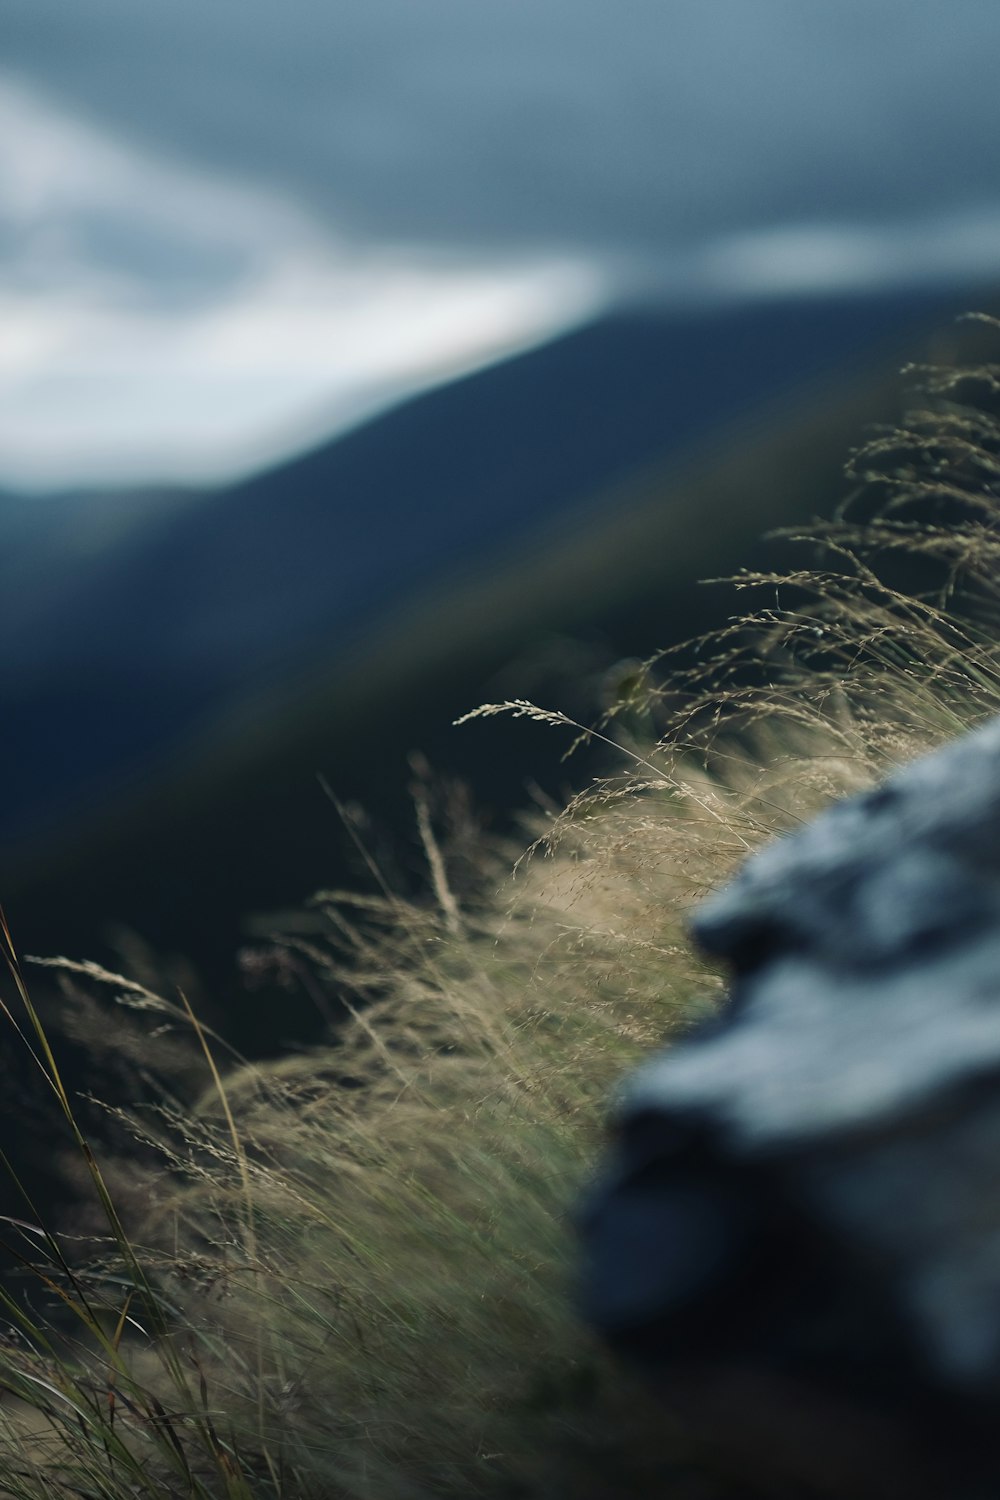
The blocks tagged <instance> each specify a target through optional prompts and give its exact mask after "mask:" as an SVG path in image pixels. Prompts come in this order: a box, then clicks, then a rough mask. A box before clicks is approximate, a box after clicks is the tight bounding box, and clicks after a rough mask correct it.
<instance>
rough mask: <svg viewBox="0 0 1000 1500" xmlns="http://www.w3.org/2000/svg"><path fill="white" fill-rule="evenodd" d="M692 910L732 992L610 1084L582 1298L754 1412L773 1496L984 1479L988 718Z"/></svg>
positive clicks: (990, 1290) (998, 929) (996, 915)
mask: <svg viewBox="0 0 1000 1500" xmlns="http://www.w3.org/2000/svg"><path fill="white" fill-rule="evenodd" d="M693 925H694V935H695V938H696V940H697V941H698V942H699V944H700V945H701V946H702V947H703V948H704V949H705V950H706V951H707V952H708V953H710V954H713V955H716V956H718V957H720V958H721V959H723V960H725V961H726V962H728V964H729V965H730V966H731V969H732V976H733V977H732V987H731V995H730V1001H729V1004H728V1005H727V1007H726V1009H725V1010H724V1012H723V1013H722V1015H721V1017H720V1018H719V1020H718V1021H717V1022H716V1023H713V1025H712V1026H710V1027H708V1028H706V1029H704V1030H703V1031H701V1032H699V1033H697V1034H695V1035H693V1036H691V1037H690V1038H689V1039H687V1040H686V1041H685V1042H683V1043H681V1044H680V1045H678V1046H675V1047H673V1048H672V1049H671V1050H670V1051H668V1052H666V1053H665V1054H663V1055H662V1056H660V1057H657V1058H655V1059H653V1060H652V1061H651V1062H650V1063H649V1064H647V1065H646V1066H645V1067H643V1068H642V1069H640V1070H639V1072H638V1073H637V1074H636V1075H635V1076H634V1077H633V1078H631V1079H630V1080H629V1081H628V1082H627V1083H626V1085H625V1087H624V1088H623V1090H622V1093H621V1097H620V1100H619V1102H618V1106H617V1119H616V1123H617V1145H616V1150H615V1159H614V1161H613V1162H612V1163H611V1165H610V1167H609V1169H608V1171H607V1173H606V1176H605V1178H604V1180H603V1181H602V1182H601V1183H600V1184H599V1185H598V1187H597V1188H596V1189H595V1190H594V1192H593V1194H592V1196H591V1199H590V1202H589V1203H588V1205H587V1207H586V1210H585V1212H584V1214H583V1216H582V1232H583V1241H584V1247H585V1272H584V1304H585V1309H586V1312H587V1315H588V1316H589V1318H590V1320H591V1322H592V1323H593V1324H594V1325H595V1326H596V1327H597V1328H599V1329H600V1330H601V1332H602V1333H603V1334H604V1335H605V1336H606V1337H607V1338H609V1339H610V1340H611V1341H612V1342H613V1343H614V1344H615V1345H617V1346H618V1347H619V1348H620V1349H621V1350H622V1351H623V1352H625V1353H627V1354H630V1355H631V1356H633V1357H635V1358H637V1359H639V1360H641V1361H642V1362H643V1363H645V1365H646V1366H647V1367H648V1368H649V1369H650V1371H651V1372H652V1373H653V1374H654V1375H655V1377H656V1378H657V1379H658V1380H661V1381H662V1382H663V1384H664V1386H665V1388H667V1389H668V1390H669V1391H671V1392H672V1394H673V1397H674V1398H677V1395H678V1392H680V1393H682V1394H681V1397H680V1401H681V1405H685V1404H687V1405H689V1406H690V1405H691V1403H692V1402H693V1403H694V1405H695V1406H697V1405H698V1402H699V1401H700V1402H701V1404H702V1407H703V1409H704V1411H705V1412H706V1413H707V1422H708V1425H709V1427H710V1428H711V1432H712V1440H713V1441H716V1442H719V1443H720V1444H724V1443H726V1442H727V1441H728V1440H729V1439H730V1438H733V1439H734V1446H735V1447H736V1448H739V1447H740V1444H741V1439H740V1435H739V1431H736V1432H735V1434H734V1432H733V1431H732V1430H731V1429H739V1428H740V1427H741V1426H742V1427H744V1428H749V1429H752V1431H753V1433H754V1435H755V1436H754V1437H753V1439H752V1441H751V1452H750V1454H749V1456H748V1461H753V1462H757V1461H758V1457H759V1458H760V1461H761V1462H764V1460H765V1458H766V1459H767V1461H771V1460H774V1461H775V1463H776V1464H777V1471H780V1472H781V1473H784V1474H785V1476H786V1478H785V1480H784V1481H776V1483H778V1488H777V1489H776V1490H774V1493H776V1494H782V1495H783V1494H785V1493H788V1494H792V1493H795V1494H798V1493H800V1492H801V1493H803V1494H812V1493H826V1494H830V1495H845V1496H846V1495H851V1496H852V1497H853V1496H856V1495H857V1496H860V1495H866V1494H868V1493H871V1494H873V1495H874V1494H879V1495H886V1494H899V1495H900V1496H903V1495H906V1496H907V1497H911V1496H915V1495H918V1494H924V1493H926V1494H928V1495H942V1494H945V1493H947V1494H949V1495H951V1496H954V1497H958V1496H962V1497H965V1496H977V1497H978V1496H980V1495H987V1494H990V1495H995V1494H996V1493H997V1492H998V1488H997V1487H998V1485H1000V1438H998V1437H997V1436H996V1435H995V1430H994V1429H995V1422H994V1421H993V1420H992V1411H993V1407H994V1403H995V1402H996V1400H997V1397H998V1396H1000V721H993V722H991V723H989V724H987V725H986V726H984V727H983V728H981V729H978V730H976V731H974V732H972V733H970V734H968V735H967V736H965V737H964V738H963V739H961V740H958V741H956V742H954V743H953V744H951V745H948V746H946V747H945V748H944V749H942V750H939V751H937V752H936V753H934V754H933V755H929V756H927V757H925V758H924V759H922V760H919V761H916V762H914V763H913V764H911V765H909V766H907V767H906V768H904V769H903V770H901V771H899V772H897V773H896V774H895V775H894V776H892V777H891V778H890V779H889V780H888V781H886V782H885V784H884V785H882V786H881V787H879V788H877V789H876V790H874V791H872V792H870V793H867V794H865V795H863V796H861V797H856V798H852V799H851V800H849V801H845V802H843V803H841V804H838V805H836V806H834V807H832V808H831V809H830V810H828V811H827V812H825V813H824V814H822V815H821V816H820V817H818V818H817V819H816V820H815V821H814V822H813V823H812V824H810V825H809V826H807V827H805V828H804V829H803V830H802V831H800V832H797V833H795V834H794V835H791V836H789V837H787V838H784V839H781V840H778V841H777V842H775V843H774V844H772V845H770V846H769V847H767V848H765V849H763V850H762V851H761V852H759V853H758V854H756V855H755V856H753V857H752V858H751V859H750V860H749V861H748V862H747V864H746V865H745V867H744V868H743V870H742V872H741V873H740V874H739V875H738V876H737V878H736V879H735V880H734V881H733V883H732V884H731V885H730V886H729V887H727V888H726V889H725V890H723V891H721V892H719V893H718V894H716V895H714V896H713V897H711V898H710V899H709V900H708V901H706V902H705V903H704V905H703V906H702V907H701V909H700V910H699V912H698V913H697V914H696V917H695V920H694V924H693ZM737 1390H738V1391H740V1392H741V1394H740V1395H739V1397H737V1396H735V1395H734V1394H733V1393H734V1392H735V1391H737ZM723 1392H729V1393H730V1394H729V1395H728V1396H726V1397H721V1395H720V1393H723ZM693 1393H700V1394H693ZM720 1399H721V1403H722V1404H721V1408H720V1405H719V1402H720ZM695 1415H696V1416H697V1413H695ZM744 1436H745V1434H744ZM753 1442H756V1443H757V1446H758V1449H760V1448H761V1447H762V1446H763V1448H766V1450H767V1451H766V1455H765V1454H763V1453H760V1454H758V1455H757V1456H755V1455H754V1452H753ZM744 1447H745V1444H744ZM777 1471H776V1472H777ZM789 1475H791V1476H794V1481H795V1483H801V1484H803V1485H805V1488H802V1489H801V1490H799V1489H789V1488H788V1487H787V1486H788V1484H790V1483H792V1480H791V1479H790V1478H789V1477H788V1476H789ZM782 1485H784V1487H782ZM810 1486H811V1487H810Z"/></svg>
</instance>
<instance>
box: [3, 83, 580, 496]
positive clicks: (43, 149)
mask: <svg viewBox="0 0 1000 1500" xmlns="http://www.w3.org/2000/svg"><path fill="white" fill-rule="evenodd" d="M605 294H606V284H605V281H604V278H603V276H602V275H601V274H600V273H599V271H598V270H597V268H596V267H594V266H590V265H587V264H586V263H584V262H582V261H578V262H571V261H568V260H565V259H561V260H560V259H555V258H553V259H550V260H543V259H539V257H537V256H535V257H533V258H532V259H530V260H522V261H518V260H517V259H510V258H508V259H506V260H504V261H497V262H495V263H490V262H489V261H486V260H484V259H483V258H481V257H480V258H478V259H473V258H470V257H468V256H465V257H458V256H454V255H452V256H449V255H446V254H443V253H439V254H433V253H430V252H428V251H426V250H422V251H417V250H412V251H408V250H407V249H405V248H399V247H397V248H391V249H390V248H386V247H379V246H370V245H367V246H366V245H359V244H354V245H351V244H348V243H346V242H345V243H337V242H335V241H334V240H333V239H332V238H331V237H330V236H329V234H327V233H326V232H324V231H322V230H321V229H319V228H318V227H317V226H316V225H315V224H313V223H312V222H311V221H310V220H309V219H308V218H307V217H306V216H305V215H303V214H301V213H300V212H298V211H297V210H296V209H295V208H294V207H292V206H291V205H290V204H288V203H286V202H284V201H282V200H281V199H279V198H276V197H275V196H273V195H270V194H266V193H262V192H258V191H256V190H254V189H251V188H245V187H242V186H239V185H237V184H234V183H232V182H229V181H222V180H219V179H216V178H213V177H211V176H209V175H206V174H201V173H198V172H194V171H192V170H190V169H188V168H181V167H180V166H177V165H174V164H172V163H171V162H169V161H166V160H163V159H158V158H153V157H150V156H149V155H148V154H144V153H142V152H140V151H138V150H136V149H132V148H130V147H128V146H125V145H124V144H121V143H119V142H117V141H115V140H113V139H111V138H110V137H108V136H106V135H105V134H103V133H102V132H100V131H98V130H96V129H94V128H92V127H89V126H87V125H85V124H83V123H81V122H79V121H77V120H75V119H72V118H69V117H67V116H65V115H63V114H61V113H59V112H58V111H57V110H55V109H53V108H52V107H51V106H49V105H48V104H46V103H45V102H43V101H42V100H40V99H39V98H38V97H37V96H36V95H34V94H32V93H31V92H29V91H27V90H26V89H25V88H24V87H23V86H21V85H19V84H17V83H15V82H12V81H10V80H7V81H4V82H0V482H2V483H6V484H12V485H21V486H27V487H44V486H50V485H59V484H75V483H78V482H87V481H91V482H105V481H119V482H125V481H135V480H145V479H178V480H205V479H211V478H216V477H224V476H225V475H227V474H230V473H232V472H235V471H238V470H240V469H247V468H250V467H253V466H254V465H256V464H258V463H261V462H265V461H267V460H268V459H272V458H275V457H277V456H279V455H280V454H281V453H282V452H284V451H287V450H288V449H289V448H291V447H293V446H296V445H297V444H299V443H301V442H303V441H308V440H310V439H318V438H321V437H323V436H325V435H327V434H328V433H329V432H331V431H332V430H335V429H337V428H338V427H343V426H345V425H347V424H349V423H351V422H353V421H355V420H357V419H359V418H360V417H362V416H363V415H365V414H368V413H370V412H372V411H374V410H376V409H378V408H379V407H380V406H382V405H384V404H386V403H387V402H389V401H391V400H392V399H394V398H395V397H396V396H397V395H400V394H403V393H405V392H407V391H411V390H414V389H417V388H420V387H421V386H425V385H427V384H430V383H433V382H435V381H437V380H440V379H443V378H446V377H448V376H450V375H453V374H457V373H459V372H461V371H462V370H466V369H469V368H473V367H475V366H476V365H479V364H482V363H485V362H488V361H489V360H491V359H494V358H496V357H498V356H499V355H501V354H503V353H506V352H509V351H512V350H514V349H517V348H519V347H524V346H527V345H530V344H532V343H534V342H537V341H539V340H541V339H543V338H545V337H547V336H549V335H550V334H552V333H554V332H556V331H558V330H559V329H561V328H563V327H566V326H569V325H571V324H573V323H574V322H576V321H578V320H579V319H580V318H582V317H584V316H586V315H587V313H588V312H589V311H591V310H593V309H594V308H595V307H597V306H599V305H600V303H601V300H602V298H603V297H604V295H605Z"/></svg>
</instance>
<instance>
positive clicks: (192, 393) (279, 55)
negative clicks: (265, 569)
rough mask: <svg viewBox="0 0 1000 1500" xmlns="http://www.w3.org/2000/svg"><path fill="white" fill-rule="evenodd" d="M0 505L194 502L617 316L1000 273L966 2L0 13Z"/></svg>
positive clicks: (352, 2) (991, 72) (974, 31)
mask: <svg viewBox="0 0 1000 1500" xmlns="http://www.w3.org/2000/svg"><path fill="white" fill-rule="evenodd" d="M2 43H3V45H2V50H0V56H2V59H3V61H2V68H3V71H2V72H0V485H6V486H14V487H18V488H26V489H44V488H45V487H47V486H48V487H51V486H62V485H75V484H87V483H93V484H105V483H125V482H147V481H159V480H163V479H172V480H190V481H204V480H206V479H208V480H211V479H224V478H226V477H228V476H230V475H233V474H235V473H238V472H245V471H247V470H248V469H250V468H253V467H255V466H256V465H258V464H260V463H263V462H266V461H269V460H271V459H273V458H275V457H277V456H279V455H280V454H282V453H284V452H287V451H290V450H291V449H293V448H295V447H297V446H301V445H302V444H303V443H306V442H310V441H314V440H318V439H320V438H322V437H324V436H326V435H327V434H329V433H330V432H333V431H336V430H337V429H338V428H341V427H343V426H345V425H349V424H350V423H352V422H354V421H356V420H358V419H359V418H360V417H362V416H364V415H365V414H367V413H369V412H371V411H374V410H377V409H378V408H379V407H380V406H382V405H385V404H386V403H387V402H389V401H391V400H393V399H396V398H398V397H399V396H400V395H403V394H405V393H406V392H407V391H410V390H414V389H418V388H420V387H421V386H422V385H427V384H428V383H433V382H435V381H437V380H440V379H442V378H446V377H447V376H449V375H451V374H455V373H458V372H460V371H462V370H466V369H471V368H474V367H475V366H476V365H477V364H481V363H483V362H486V361H489V360H491V359H495V358H497V357H499V356H500V355H502V354H505V353H507V352H510V351H513V350H515V349H519V348H524V347H528V346H530V345H531V344H532V343H534V342H538V341H540V340H542V339H545V338H548V337H551V336H552V335H553V334H554V333H556V332H558V331H559V330H560V329H563V328H567V327H570V326H572V325H573V324H575V323H577V322H579V321H580V320H582V319H584V318H587V317H590V316H593V315H595V313H597V312H598V311H599V310H600V309H601V308H603V307H606V306H610V305H613V304H614V303H615V302H616V301H618V300H620V299H621V298H623V297H630V296H644V297H646V298H648V299H656V300H660V301H662V302H665V303H668V304H669V303H678V302H680V303H683V302H690V301H691V300H692V299H696V300H702V301H704V300H712V299H736V300H739V299H745V298H749V297H761V296H765V297H768V296H795V295H803V294H810V293H812V292H816V291H831V290H832V291H836V290H837V289H838V288H841V287H843V288H848V287H849V288H851V289H853V290H856V289H857V288H858V287H868V288H871V290H872V291H873V292H874V293H877V292H878V291H879V290H880V289H882V288H885V287H898V286H900V285H903V284H915V283H916V284H919V283H926V282H943V281H948V282H952V283H954V282H955V281H962V280H967V281H969V282H970V283H972V282H974V281H989V280H991V279H993V278H994V277H995V278H996V279H997V280H998V281H1000V275H998V274H997V273H998V272H1000V129H998V125H1000V118H998V116H1000V105H998V94H997V90H996V84H995V65H996V59H997V57H998V55H1000V9H998V8H997V7H996V5H995V0H951V3H950V4H949V6H948V7H947V8H944V7H942V6H941V5H940V3H939V0H753V3H748V0H669V3H668V0H336V3H335V4H331V3H330V0H289V3H287V4H285V5H282V6H280V7H278V6H275V5H274V4H273V0H212V4H211V5H205V4H204V3H203V0H197V3H195V0H172V3H171V5H169V6H162V5H161V6H152V5H144V4H143V5H137V4H136V3H135V0H74V3H73V4H72V5H68V4H66V0H5V3H4V15H3V21H2Z"/></svg>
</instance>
